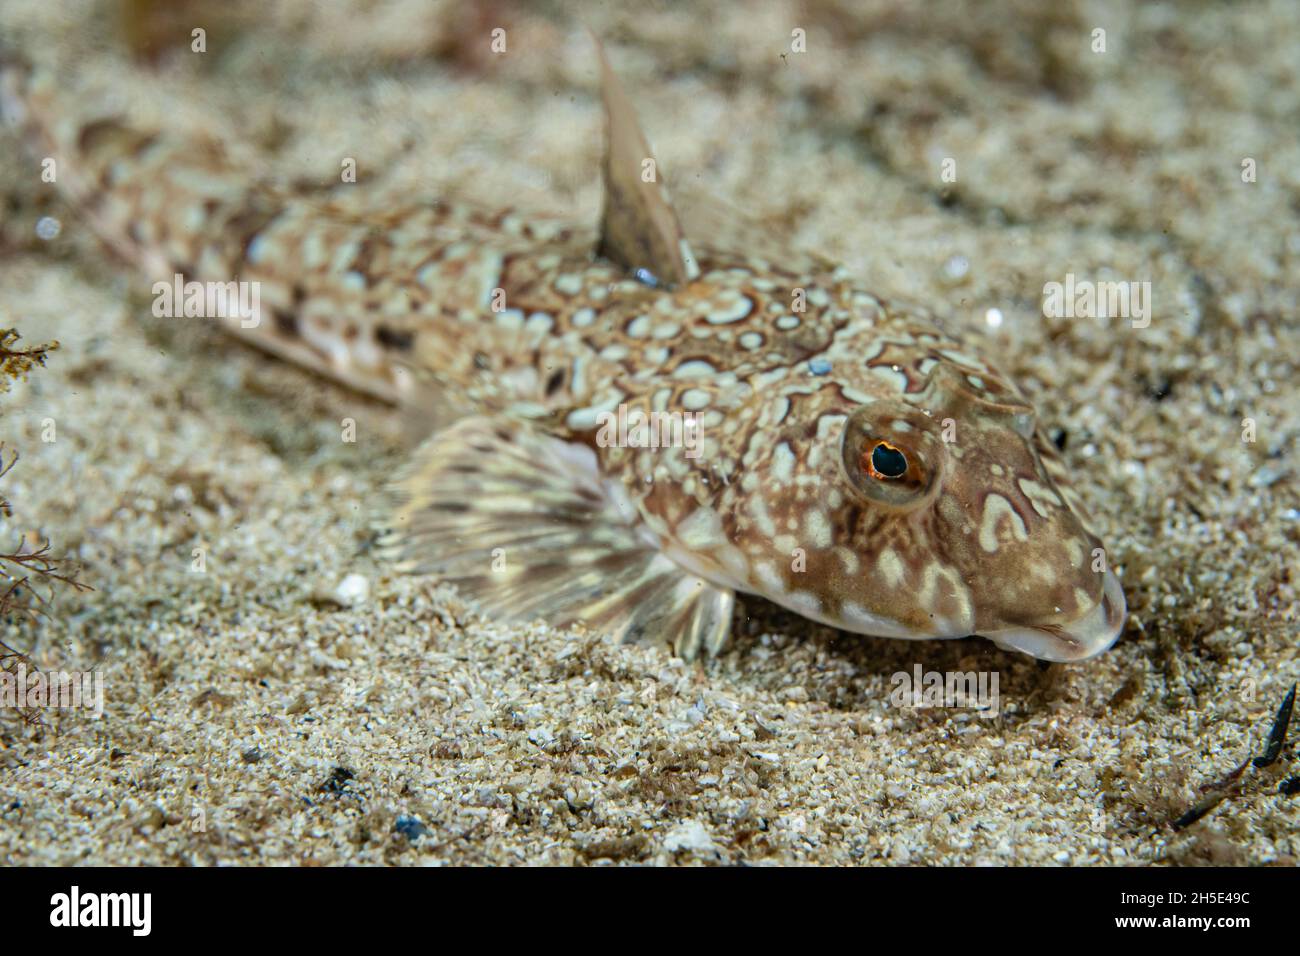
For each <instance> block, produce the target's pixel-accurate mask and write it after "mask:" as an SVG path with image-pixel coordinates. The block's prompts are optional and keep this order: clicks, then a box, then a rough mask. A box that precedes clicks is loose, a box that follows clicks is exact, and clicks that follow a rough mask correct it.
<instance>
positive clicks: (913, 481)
mask: <svg viewBox="0 0 1300 956" xmlns="http://www.w3.org/2000/svg"><path fill="white" fill-rule="evenodd" d="M946 457H947V451H946V450H945V448H944V447H943V442H942V440H941V439H940V437H939V435H938V432H937V430H936V426H935V424H934V422H932V421H931V420H930V419H929V418H928V417H927V416H926V415H925V414H924V413H922V412H921V411H920V410H919V409H917V408H915V407H913V406H910V405H907V404H905V403H902V402H895V401H888V400H880V401H875V402H870V403H868V404H866V405H863V406H861V407H859V408H858V409H856V410H855V411H854V412H853V413H852V414H850V415H849V417H848V418H847V419H846V421H845V423H844V431H843V433H842V435H841V438H840V460H841V462H842V469H843V474H844V476H845V478H847V479H848V482H849V484H850V485H851V486H852V488H853V490H854V492H855V493H856V494H857V495H859V496H860V497H862V498H865V499H867V500H868V501H870V502H871V503H873V504H877V505H881V506H884V507H886V508H891V509H897V510H903V511H910V510H912V509H913V508H917V507H920V506H921V505H924V504H925V503H926V502H928V501H930V500H931V499H932V498H933V497H934V494H935V493H936V491H937V490H938V488H939V485H940V483H941V477H942V470H943V468H944V463H945V461H946Z"/></svg>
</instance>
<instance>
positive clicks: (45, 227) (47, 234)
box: [36, 216, 63, 242]
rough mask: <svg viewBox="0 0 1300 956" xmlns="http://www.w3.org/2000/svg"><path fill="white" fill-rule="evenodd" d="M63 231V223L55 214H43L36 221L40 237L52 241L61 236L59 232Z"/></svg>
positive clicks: (38, 236) (37, 234)
mask: <svg viewBox="0 0 1300 956" xmlns="http://www.w3.org/2000/svg"><path fill="white" fill-rule="evenodd" d="M62 231H63V223H61V222H59V220H57V219H55V218H54V217H53V216H42V217H41V218H40V219H39V220H37V222H36V236H37V238H38V239H44V240H45V241H46V242H50V241H51V240H53V239H57V238H59V233H60V232H62Z"/></svg>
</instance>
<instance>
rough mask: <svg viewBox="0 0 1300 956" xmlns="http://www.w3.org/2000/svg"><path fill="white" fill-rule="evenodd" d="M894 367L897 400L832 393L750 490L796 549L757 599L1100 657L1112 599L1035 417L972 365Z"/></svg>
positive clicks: (931, 634) (878, 625) (829, 616)
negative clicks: (911, 370) (762, 492)
mask: <svg viewBox="0 0 1300 956" xmlns="http://www.w3.org/2000/svg"><path fill="white" fill-rule="evenodd" d="M891 369H892V371H893V372H894V373H897V374H898V376H899V378H900V383H899V387H897V388H882V387H880V386H881V381H882V379H881V377H880V376H879V375H876V376H874V377H872V378H871V379H870V380H869V381H868V380H862V381H859V382H857V383H855V387H850V388H836V389H833V391H834V392H835V393H836V394H837V395H838V396H839V400H838V401H836V402H835V403H833V404H830V405H828V406H827V407H824V408H823V409H822V410H821V411H820V413H814V414H813V417H814V418H815V420H816V422H817V425H816V427H815V428H806V429H804V430H803V432H802V434H801V435H799V436H793V435H792V436H791V437H790V438H788V439H787V440H786V442H785V444H786V445H787V446H789V447H788V449H787V451H786V452H784V453H783V454H784V455H785V456H786V457H787V458H790V459H793V460H794V462H795V464H794V465H793V466H791V465H790V463H789V462H787V463H786V464H785V466H784V468H783V470H784V471H785V472H786V474H784V475H780V476H777V475H770V476H769V478H770V480H769V481H756V482H752V485H753V486H754V487H756V488H767V489H769V494H770V497H769V500H768V501H766V502H764V503H763V504H762V505H761V506H760V508H761V510H762V512H763V513H764V517H765V518H766V519H767V522H768V524H769V525H770V526H771V527H774V528H777V529H780V528H782V527H784V528H790V529H793V533H792V534H790V535H788V536H786V541H785V543H786V544H789V543H790V542H791V541H794V542H796V543H802V544H804V545H805V547H806V549H807V550H806V552H804V553H803V555H802V557H803V564H804V566H803V567H802V568H800V567H797V566H795V567H792V569H791V571H790V572H789V573H773V572H774V570H776V569H775V566H774V565H773V564H771V563H769V564H768V566H767V567H766V568H765V569H763V570H764V573H762V574H761V575H760V578H761V580H760V581H759V582H758V587H757V588H756V589H757V590H759V591H760V592H761V593H765V596H767V597H769V598H770V599H771V600H774V601H775V602H776V603H778V604H783V605H785V606H787V607H790V608H791V609H793V610H796V611H799V612H800V613H802V614H804V615H806V616H809V617H813V618H815V619H818V620H821V621H824V622H825V623H828V624H832V625H833V626H836V627H839V628H842V629H844V630H847V631H852V632H856V633H863V634H873V635H879V636H893V637H905V638H953V637H964V636H968V635H973V634H978V635H982V636H985V637H988V638H990V639H992V640H993V641H994V642H996V643H997V644H998V645H999V646H1001V647H1003V648H1008V649H1014V650H1017V651H1021V652H1024V653H1027V654H1030V655H1032V656H1034V657H1037V658H1041V659H1044V660H1050V661H1078V660H1085V659H1087V658H1090V657H1093V656H1095V655H1097V654H1100V653H1101V652H1102V651H1104V650H1106V649H1107V648H1109V647H1110V646H1111V644H1113V643H1114V641H1115V640H1116V639H1117V638H1118V636H1119V634H1120V631H1121V630H1122V627H1123V623H1124V616H1125V603H1124V594H1123V589H1122V588H1121V586H1120V583H1119V579H1118V578H1117V577H1116V575H1115V574H1114V572H1113V571H1111V570H1109V568H1108V567H1107V563H1106V554H1105V551H1104V550H1103V548H1102V545H1101V542H1100V541H1099V540H1098V538H1097V537H1096V535H1094V534H1093V533H1092V532H1091V531H1090V530H1089V529H1088V527H1087V523H1086V522H1087V518H1086V512H1084V510H1083V506H1082V503H1081V502H1080V501H1079V499H1078V496H1077V495H1076V494H1075V493H1074V492H1073V490H1072V489H1070V488H1069V486H1068V483H1067V482H1066V481H1065V480H1064V479H1065V473H1064V472H1065V470H1064V467H1063V465H1062V464H1061V463H1060V461H1059V459H1058V458H1057V457H1056V454H1055V452H1056V449H1055V447H1054V445H1053V444H1052V443H1051V441H1050V440H1048V439H1047V438H1046V436H1045V435H1044V434H1043V432H1042V430H1041V429H1040V428H1039V427H1038V425H1037V422H1036V420H1035V415H1034V412H1033V409H1032V408H1031V407H1030V406H1029V405H1028V404H1026V403H1025V402H1024V400H1023V399H1022V398H1021V397H1020V396H1019V393H1017V392H1016V391H1015V390H1014V389H1013V388H1012V387H1011V386H1010V385H1009V384H1007V383H1005V381H1004V380H1002V379H1001V378H1000V377H998V376H997V373H996V372H994V371H993V370H992V369H991V367H989V366H987V365H984V364H983V363H981V364H980V366H979V367H978V368H976V369H972V368H970V367H967V366H965V365H963V364H959V363H958V362H954V361H951V360H949V359H947V358H943V357H938V356H935V357H933V358H932V360H931V361H930V363H929V366H928V369H927V374H926V375H925V376H924V377H923V378H921V377H916V376H912V377H909V375H908V370H906V369H902V370H900V368H899V366H898V365H896V364H895V365H892V366H891ZM977 372H978V374H977ZM868 389H874V393H871V394H868ZM823 394H825V393H823ZM846 395H852V396H854V398H855V400H854V401H852V402H846V401H844V396H846ZM808 411H809V412H812V411H813V410H812V409H811V408H809V409H808ZM800 442H802V443H803V444H802V445H801V444H800ZM751 510H752V509H751ZM783 550H784V549H783V548H782V547H781V546H779V545H778V547H777V551H778V552H781V551H783ZM798 560H799V558H798V556H797V557H796V562H795V563H796V564H797V562H798ZM780 570H781V571H784V568H781V569H780ZM765 584H766V588H765V587H764V585H765Z"/></svg>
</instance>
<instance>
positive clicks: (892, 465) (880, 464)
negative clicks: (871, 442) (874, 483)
mask: <svg viewBox="0 0 1300 956" xmlns="http://www.w3.org/2000/svg"><path fill="white" fill-rule="evenodd" d="M862 461H863V471H865V472H866V473H867V474H869V475H870V476H871V477H872V478H881V479H884V480H886V481H888V480H889V479H891V478H902V477H903V475H905V474H907V456H906V455H904V454H903V453H902V452H901V451H899V450H898V449H897V448H896V447H894V446H893V445H891V444H890V443H889V442H887V441H884V440H883V439H882V440H880V441H877V442H876V443H875V446H874V447H873V448H872V449H871V454H870V455H869V456H868V455H864V456H863V458H862Z"/></svg>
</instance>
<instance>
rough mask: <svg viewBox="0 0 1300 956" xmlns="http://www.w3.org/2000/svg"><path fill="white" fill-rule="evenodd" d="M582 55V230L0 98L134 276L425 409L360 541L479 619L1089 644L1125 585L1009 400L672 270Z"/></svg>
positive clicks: (885, 320) (807, 296) (893, 348)
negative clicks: (221, 309)
mask: <svg viewBox="0 0 1300 956" xmlns="http://www.w3.org/2000/svg"><path fill="white" fill-rule="evenodd" d="M601 62H602V68H603V70H604V72H605V78H604V84H605V105H606V109H607V114H608V120H609V130H610V135H609V138H610V146H609V150H608V153H607V156H606V160H605V170H604V172H605V183H606V206H605V213H604V218H603V221H602V223H601V229H600V234H599V236H597V235H595V233H594V232H592V231H588V230H584V229H582V228H579V227H575V226H572V225H569V224H564V223H557V222H553V221H550V220H545V219H539V218H535V217H527V216H525V215H521V214H519V213H517V212H514V211H509V210H500V211H484V210H477V209H473V208H470V207H466V206H461V205H458V204H453V203H447V202H438V201H429V202H414V203H409V204H406V205H404V206H401V207H394V208H385V209H381V210H376V209H375V208H373V205H372V200H371V199H370V197H368V196H367V195H366V193H365V191H364V190H358V189H356V188H355V187H339V188H336V189H335V190H333V191H330V192H316V193H303V192H300V191H299V192H295V191H293V190H288V189H284V188H279V187H277V186H275V185H274V184H269V183H259V182H256V181H254V180H252V179H250V177H249V176H248V175H247V174H246V173H245V172H244V171H242V170H240V169H238V168H236V167H235V166H233V165H232V164H231V163H229V162H228V161H227V159H226V158H225V155H224V151H223V149H222V147H221V144H220V143H217V142H201V141H195V140H192V139H185V140H180V139H175V138H172V137H169V136H167V135H165V134H161V133H153V132H147V133H146V132H141V131H137V130H134V129H131V128H129V127H127V126H125V125H124V124H122V123H121V122H119V121H117V120H115V119H112V118H107V119H105V118H92V119H86V118H80V117H77V116H76V115H75V113H64V112H61V111H60V109H59V107H58V105H57V103H56V102H55V97H54V95H53V93H52V88H51V86H50V85H49V84H43V83H42V80H41V77H40V75H39V73H33V72H32V71H30V70H28V69H26V68H23V67H15V66H12V65H11V66H10V67H9V68H7V69H6V70H5V71H4V73H3V84H4V85H3V92H2V93H0V102H2V103H3V104H4V106H5V111H6V113H7V115H9V116H10V117H11V118H12V119H13V120H14V121H15V122H17V123H18V124H20V125H22V126H24V127H25V128H26V131H27V132H28V134H29V136H30V137H31V138H32V140H33V142H35V143H36V144H37V152H38V153H41V154H42V155H52V156H55V157H57V159H58V162H59V166H60V169H61V170H63V171H64V173H63V175H62V176H61V186H62V188H63V189H64V191H65V192H66V193H67V194H68V195H69V197H70V198H71V199H72V200H73V202H74V203H75V204H76V206H77V207H78V208H79V209H80V210H81V211H82V213H83V215H84V216H85V217H86V219H87V220H88V221H89V222H90V223H91V224H92V225H93V227H94V228H95V229H96V231H97V232H98V233H99V234H100V235H101V236H102V237H103V238H104V239H105V241H106V242H107V243H108V244H109V245H110V246H111V247H112V248H114V249H115V250H117V251H118V252H119V253H120V254H122V255H123V256H124V257H125V258H126V259H128V260H129V261H130V262H132V263H134V264H135V265H136V266H137V267H138V268H139V269H140V270H141V271H142V272H143V274H144V275H146V276H147V277H149V278H150V279H152V280H154V281H158V282H170V280H171V278H172V276H173V275H174V274H176V275H180V276H183V277H184V278H185V279H186V280H196V281H200V282H205V281H206V282H216V283H225V282H230V281H234V282H243V283H255V284H256V286H257V288H258V290H259V292H260V309H259V314H258V315H257V316H256V320H255V321H252V322H250V321H249V320H248V317H246V316H233V315H226V316H223V317H219V318H220V319H221V321H223V322H224V323H225V324H226V326H227V327H228V328H229V329H230V331H232V332H233V333H235V334H236V335H239V336H240V337H241V338H244V339H245V340H247V341H250V342H252V343H253V344H255V345H257V346H259V347H261V348H264V349H267V350H269V351H271V352H274V353H276V354H278V355H281V356H283V357H285V358H287V359H290V360H292V361H295V362H297V363H299V364H302V365H305V366H307V367H309V368H312V369H315V370H317V371H320V372H322V373H323V374H326V375H329V376H331V377H333V378H334V379H336V380H338V381H340V382H343V383H346V384H348V385H351V386H353V387H355V388H358V389H361V390H363V391H366V392H369V393H371V394H373V395H375V396H378V397H380V398H382V399H385V400H388V401H392V402H395V403H399V404H403V405H406V406H408V407H412V408H415V409H417V410H419V411H420V412H421V413H423V414H426V415H427V414H429V413H430V412H436V414H435V415H434V416H433V417H434V418H435V422H434V424H435V428H434V431H433V434H432V436H431V437H430V438H429V439H428V440H427V441H426V442H425V443H424V445H423V446H422V447H421V448H420V450H419V451H418V452H417V453H416V454H415V456H414V458H413V460H412V462H411V464H410V466H409V467H408V468H407V469H406V470H405V471H404V472H403V473H402V474H401V475H399V476H398V477H397V478H396V480H395V481H394V483H393V486H392V489H391V508H390V509H389V511H388V512H387V517H386V519H385V521H384V523H383V525H384V526H383V535H382V542H383V544H384V548H385V550H386V551H387V552H388V553H390V554H391V555H392V557H393V558H394V560H396V561H397V562H399V564H400V565H401V566H402V567H404V568H406V569H408V570H411V571H416V572H423V573H430V574H436V575H439V576H441V577H442V578H445V579H447V580H450V581H453V582H456V583H457V584H458V585H459V586H460V587H461V588H462V589H463V590H464V591H466V592H467V593H468V594H470V595H472V596H474V597H476V598H477V599H479V600H480V601H481V603H482V604H483V605H484V606H485V607H486V608H487V609H489V610H490V611H494V612H496V613H498V614H500V615H503V616H506V617H514V618H529V617H534V616H541V617H544V618H546V619H548V620H550V621H551V622H552V623H556V624H568V623H574V622H584V623H586V624H587V625H589V626H591V627H594V628H598V629H600V630H603V631H607V632H610V633H613V634H616V635H619V636H622V637H631V636H640V635H651V636H659V637H663V638H666V639H668V640H670V641H671V642H672V643H673V645H674V647H675V648H676V649H677V650H678V652H679V653H682V654H683V655H686V656H688V657H689V656H693V655H694V654H696V653H698V652H699V651H701V650H704V651H708V652H716V651H717V650H718V649H720V648H721V647H722V646H723V645H724V644H725V642H726V638H727V635H728V633H729V630H730V625H731V619H732V614H733V604H734V596H735V594H736V593H738V592H740V593H748V594H757V595H761V596H763V597H765V598H768V599H770V600H772V601H775V602H776V603H778V604H781V605H783V606H785V607H787V608H789V609H791V610H793V611H795V612H797V613H799V614H801V615H803V616H805V617H807V618H810V619H812V620H816V621H820V622H824V623H827V624H830V625H833V626H836V627H839V628H843V629H845V630H848V631H851V632H856V633H863V634H871V635H878V636H885V637H898V638H955V637H965V636H968V635H971V634H981V635H984V636H987V637H990V638H992V639H993V640H994V641H996V642H997V643H998V644H999V645H1001V646H1003V647H1008V648H1013V649H1016V650H1019V651H1023V652H1026V653H1029V654H1032V655H1034V656H1037V657H1040V658H1044V659H1048V660H1060V661H1071V660H1082V659H1085V658H1088V657H1091V656H1093V655H1095V654H1097V653H1100V652H1101V651H1103V650H1105V649H1106V648H1107V647H1109V646H1110V645H1111V644H1112V643H1113V642H1114V640H1115V639H1116V638H1117V637H1118V635H1119V633H1120V631H1121V629H1122V626H1123V622H1124V615H1125V606H1124V597H1123V592H1122V589H1121V588H1120V585H1119V581H1118V578H1117V577H1116V576H1115V574H1114V572H1113V571H1111V570H1109V569H1108V568H1107V566H1106V563H1105V552H1104V549H1103V548H1102V546H1101V543H1100V541H1099V540H1098V539H1097V537H1096V536H1095V535H1094V534H1093V533H1092V532H1091V531H1090V530H1089V529H1088V527H1087V516H1086V510H1085V509H1084V506H1083V503H1082V502H1081V500H1080V499H1079V496H1078V495H1077V494H1076V493H1075V491H1074V490H1073V489H1072V487H1071V485H1070V482H1069V480H1068V475H1067V473H1066V469H1065V467H1064V465H1063V464H1062V462H1061V461H1060V459H1059V457H1058V456H1057V454H1056V449H1055V448H1054V447H1053V445H1052V443H1051V442H1050V441H1048V440H1047V439H1046V437H1045V435H1044V433H1043V430H1042V428H1041V427H1039V426H1038V424H1037V423H1036V420H1035V416H1034V412H1033V409H1032V408H1031V407H1030V406H1029V404H1028V403H1027V402H1026V401H1025V399H1024V398H1023V396H1022V395H1021V394H1020V392H1019V391H1018V390H1017V389H1016V388H1015V387H1014V385H1012V384H1011V383H1010V382H1009V381H1008V380H1007V379H1006V378H1005V377H1004V376H1003V375H1001V374H1000V373H999V372H998V371H997V370H996V369H995V368H994V367H993V366H992V365H991V364H990V363H988V362H987V361H985V360H983V359H982V358H980V357H979V356H978V355H977V354H976V353H975V351H974V350H973V349H971V348H970V347H969V346H968V345H966V344H965V343H963V342H961V341H960V340H959V339H957V338H956V337H953V336H951V335H949V334H946V333H945V332H944V331H943V330H942V329H941V328H940V327H939V326H938V324H937V323H936V322H935V321H934V320H933V319H932V318H931V317H930V316H928V315H927V314H925V313H924V312H923V311H921V310H919V309H915V308H910V307H904V306H902V305H899V304H896V303H890V302H886V301H884V300H882V299H880V298H878V297H876V296H875V295H873V294H871V293H870V292H869V291H867V290H865V289H863V288H862V287H861V285H860V284H859V283H857V282H855V281H854V280H853V279H852V277H850V276H849V275H847V274H846V273H844V272H843V271H842V270H839V269H836V268H833V267H831V266H829V265H824V264H815V265H813V266H811V267H809V268H804V267H795V266H793V265H790V264H787V263H785V262H782V261H771V260H769V259H759V258H752V257H747V256H745V255H744V254H740V253H735V252H731V251H727V250H710V249H704V248H696V247H693V246H692V245H691V244H689V243H688V242H687V241H686V239H685V237H684V236H683V235H682V234H681V230H680V227H679V226H678V223H677V218H676V215H675V213H674V212H673V210H672V206H671V203H670V201H669V199H668V196H667V193H666V191H665V190H664V188H663V186H662V184H661V183H660V182H659V181H658V179H657V177H656V176H655V175H651V176H650V177H649V178H647V177H646V176H645V170H646V168H647V166H646V160H647V159H651V163H650V166H651V168H653V161H652V158H651V156H650V151H649V147H648V145H647V144H646V143H645V139H644V137H643V136H642V135H641V133H640V130H639V128H638V127H637V126H636V122H635V119H634V117H633V114H632V110H631V106H630V104H629V103H628V102H627V100H626V97H625V96H624V94H623V93H622V91H621V89H620V88H619V85H618V82H617V80H616V79H615V78H614V76H613V74H612V72H611V71H610V70H609V68H608V64H607V63H605V62H604V57H603V54H601Z"/></svg>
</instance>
